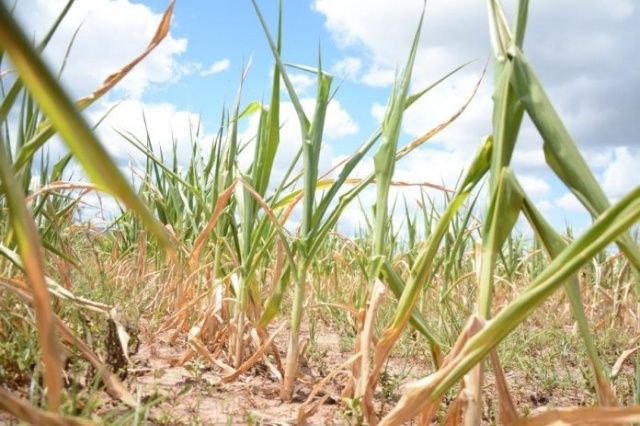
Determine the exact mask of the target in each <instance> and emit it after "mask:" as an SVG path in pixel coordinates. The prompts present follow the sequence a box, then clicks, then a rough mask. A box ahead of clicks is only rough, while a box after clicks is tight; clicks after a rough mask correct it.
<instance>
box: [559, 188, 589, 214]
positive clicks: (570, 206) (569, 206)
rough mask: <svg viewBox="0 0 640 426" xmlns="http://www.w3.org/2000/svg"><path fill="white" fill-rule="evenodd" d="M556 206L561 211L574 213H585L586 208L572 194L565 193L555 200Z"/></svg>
mask: <svg viewBox="0 0 640 426" xmlns="http://www.w3.org/2000/svg"><path fill="white" fill-rule="evenodd" d="M554 204H555V205H556V206H558V207H560V208H561V209H564V210H566V211H568V212H572V213H584V212H585V209H584V206H583V205H582V204H581V203H580V201H578V199H577V198H576V197H575V196H574V195H573V194H572V193H570V192H566V193H564V194H563V195H562V196H561V197H559V198H556V199H555V200H554Z"/></svg>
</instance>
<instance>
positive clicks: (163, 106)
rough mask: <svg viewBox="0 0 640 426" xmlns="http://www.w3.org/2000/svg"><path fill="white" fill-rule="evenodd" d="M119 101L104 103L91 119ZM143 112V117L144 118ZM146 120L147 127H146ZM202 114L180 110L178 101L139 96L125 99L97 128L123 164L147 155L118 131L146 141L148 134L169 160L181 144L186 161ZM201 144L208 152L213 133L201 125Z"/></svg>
mask: <svg viewBox="0 0 640 426" xmlns="http://www.w3.org/2000/svg"><path fill="white" fill-rule="evenodd" d="M115 104H116V103H115V102H114V103H104V104H103V105H101V108H100V109H99V110H95V111H92V112H91V113H90V115H89V119H90V120H91V121H94V122H95V121H97V120H98V119H99V118H100V117H101V116H102V115H103V114H104V113H105V112H106V111H108V110H109V109H110V108H111V107H113V106H114V105H115ZM143 114H144V120H143ZM145 121H146V127H145ZM199 123H200V120H199V116H198V115H197V114H195V113H193V112H191V111H186V110H180V109H178V108H177V107H176V106H175V105H173V104H170V103H167V102H160V103H143V102H140V101H138V100H134V99H130V100H125V101H123V102H121V103H119V104H117V106H116V107H115V109H113V110H112V111H111V113H110V114H109V115H108V116H107V118H106V119H105V120H104V121H103V122H102V124H101V125H100V127H99V128H98V136H99V137H100V139H101V141H102V143H103V144H104V145H105V146H106V147H107V149H108V151H109V153H110V154H111V155H112V156H113V157H114V158H115V160H116V162H117V163H118V164H120V165H125V164H127V163H128V162H129V161H130V160H133V161H134V164H135V163H136V162H137V163H141V162H142V161H144V155H143V154H142V153H141V152H140V151H138V150H137V149H135V148H133V146H132V145H131V144H130V143H129V142H127V141H126V140H125V139H124V138H123V137H122V136H120V135H119V134H118V131H120V132H123V133H125V134H128V133H130V134H132V135H134V136H135V137H136V138H138V139H139V140H140V141H142V142H143V143H144V142H146V139H147V130H148V132H149V138H150V140H151V143H152V144H153V146H154V149H155V150H156V152H157V150H158V149H162V150H163V152H164V156H165V159H166V161H167V162H169V163H170V162H171V161H172V159H171V156H172V151H171V150H172V145H173V141H174V140H175V141H176V143H177V144H178V145H177V146H178V149H177V153H178V159H179V161H180V163H181V164H182V165H184V164H185V163H186V162H187V160H188V158H189V157H190V155H191V140H192V136H193V135H195V134H196V133H197V130H198V126H199ZM200 130H201V132H200V140H199V146H200V148H201V149H202V150H203V151H204V152H205V153H206V152H207V149H209V148H210V143H211V140H212V137H209V136H208V135H206V134H205V133H204V129H200Z"/></svg>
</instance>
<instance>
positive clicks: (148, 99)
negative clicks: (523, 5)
mask: <svg viewBox="0 0 640 426" xmlns="http://www.w3.org/2000/svg"><path fill="white" fill-rule="evenodd" d="M3 1H6V0H3ZM76 3H77V4H76V5H75V6H74V8H73V9H72V12H71V13H70V14H69V16H68V19H67V20H66V21H65V23H64V24H63V26H62V28H61V31H60V33H59V34H58V36H57V37H56V38H55V39H54V40H53V42H52V45H51V46H50V48H49V49H48V51H47V52H46V54H47V57H48V59H49V61H50V63H51V64H52V66H54V67H55V66H57V65H59V64H60V61H61V58H62V56H63V53H64V50H65V48H66V46H67V44H68V42H69V40H70V37H71V34H72V33H73V31H75V29H76V28H77V26H78V25H79V24H80V23H81V22H82V23H83V24H82V28H81V29H80V32H79V36H78V40H77V42H76V44H75V45H74V48H73V50H72V53H71V56H70V58H69V63H68V65H67V68H66V71H65V75H64V82H65V84H66V85H67V87H68V88H69V89H70V91H71V92H72V93H73V95H74V96H82V95H86V94H87V93H89V92H90V91H91V90H92V89H93V88H95V87H96V86H97V85H98V84H99V83H100V82H101V81H102V80H103V79H104V77H106V76H107V75H108V74H109V73H110V72H112V71H114V70H115V69H117V68H118V67H119V66H121V65H123V64H124V63H126V62H127V61H128V60H130V59H131V58H132V57H134V56H135V55H136V54H137V53H139V52H140V51H142V50H143V49H144V46H145V45H146V43H147V42H148V40H149V39H150V37H151V35H152V34H153V32H154V29H155V26H156V25H157V22H158V20H159V19H160V16H161V14H162V12H163V10H164V8H165V7H166V5H167V2H166V1H157V0H153V1H150V0H146V1H141V2H138V1H131V0H117V1H111V0H91V1H89V0H78V1H77V2H76ZM504 3H505V7H506V9H507V11H512V10H513V8H514V2H513V1H505V2H504ZM63 4H64V2H63V1H61V0H20V1H19V2H18V9H17V14H18V16H19V18H20V19H21V20H22V22H23V23H24V24H25V25H26V27H27V28H28V29H29V31H30V32H31V33H33V34H34V35H35V36H36V38H37V36H38V34H42V31H43V29H44V28H46V27H47V25H48V24H49V23H50V22H52V20H53V19H54V17H55V15H56V13H57V11H59V10H60V8H61V7H62V5H63ZM283 4H284V52H283V56H284V58H285V60H286V61H287V62H291V63H300V64H306V65H312V66H313V65H315V64H316V62H317V55H318V48H319V47H320V48H321V51H322V60H323V66H324V68H325V69H328V70H330V71H332V72H333V73H334V74H335V75H336V83H338V82H339V81H342V85H341V88H340V90H339V92H338V94H337V96H336V99H335V102H334V105H332V109H331V110H330V114H329V117H328V123H327V134H326V136H327V137H326V148H325V149H323V159H322V162H321V164H322V166H323V167H325V168H328V167H330V166H331V165H332V164H334V163H335V162H336V161H338V160H339V159H341V158H343V157H344V156H345V155H348V154H349V153H351V152H352V151H353V150H354V149H355V147H356V146H358V145H359V144H360V143H361V142H362V141H363V140H364V139H365V138H366V137H367V136H368V135H369V134H370V133H371V132H372V131H373V130H374V129H375V128H376V126H377V123H379V120H380V117H381V115H382V113H383V112H384V105H385V104H386V99H387V96H388V94H389V92H390V90H391V87H390V84H391V82H392V80H393V75H394V72H395V70H396V69H397V67H398V66H401V64H402V63H403V62H404V60H405V56H406V53H407V50H408V47H409V44H410V42H411V38H412V36H413V32H414V30H415V27H416V23H417V20H418V17H419V13H420V10H421V7H422V1H421V0H406V1H402V2H389V1H385V0H371V1H366V2H365V1H362V0H311V1H308V0H304V1H303V0H299V1H293V0H285V1H284V2H283ZM259 5H260V7H261V8H262V11H263V13H264V14H265V16H266V18H267V21H268V22H269V23H270V25H271V28H272V29H273V30H275V24H276V11H277V2H276V1H271V0H270V1H263V0H261V1H259ZM584 5H585V3H584V2H582V1H580V0H566V1H563V2H556V1H553V0H539V1H536V2H531V6H530V19H529V31H528V33H527V38H526V40H525V53H526V54H527V55H528V57H529V58H530V61H531V63H532V64H533V66H534V67H535V68H536V70H537V72H538V74H539V76H540V78H541V79H542V81H543V83H544V85H545V87H546V89H547V90H548V92H549V94H550V96H551V98H552V100H553V101H554V103H555V105H556V107H557V109H558V111H559V112H560V114H561V116H562V117H563V119H564V120H565V124H566V125H567V127H568V128H569V130H570V131H571V133H572V135H573V136H574V138H575V139H576V141H577V143H578V145H579V146H580V148H581V150H582V151H583V152H584V155H585V158H586V159H587V162H588V163H589V164H590V165H591V166H592V168H593V170H594V172H595V174H596V176H597V178H598V180H599V181H600V182H601V184H602V186H603V188H604V189H605V191H606V192H607V194H608V195H609V196H610V197H611V198H612V199H616V198H618V197H620V196H622V195H623V194H624V193H625V192H626V191H628V190H629V189H631V188H632V187H635V186H637V185H638V183H639V182H640V179H638V177H637V170H638V169H639V168H640V138H639V136H638V135H640V120H639V118H640V96H638V94H640V64H639V63H638V62H639V59H640V58H639V56H638V55H639V53H638V52H640V26H639V25H637V23H638V22H640V21H639V19H638V18H640V5H638V4H637V2H635V1H633V0H619V1H616V2H608V1H605V0H592V1H590V2H589V7H584ZM577 10H579V11H580V12H579V13H577V12H576V11H577ZM489 53H490V46H489V39H488V30H487V22H486V12H485V4H484V2H481V1H477V0H459V1H455V2H451V1H445V0H437V1H436V0H430V1H429V2H428V6H427V13H426V20H425V25H424V30H423V33H422V39H421V43H420V46H419V51H418V58H417V63H416V70H415V73H414V80H413V82H414V83H413V88H414V90H415V89H419V88H422V87H424V86H426V85H427V84H429V83H430V82H433V81H435V80H436V79H437V78H438V77H439V76H441V75H443V74H445V73H446V72H448V71H449V70H451V69H453V68H454V67H456V66H458V65H460V64H462V63H465V62H468V61H475V62H474V63H472V64H471V65H469V66H468V67H466V68H465V69H464V70H463V71H462V72H460V73H458V74H457V75H456V76H455V77H454V78H452V79H450V80H448V81H447V82H445V83H444V84H443V85H442V86H441V87H439V88H438V89H437V90H435V91H434V92H433V93H430V94H429V95H427V96H426V97H425V99H423V100H422V101H421V102H419V103H418V104H416V105H415V107H414V108H412V110H410V111H409V112H408V113H407V114H406V116H405V120H404V126H403V133H402V141H403V142H407V141H409V140H411V139H412V138H414V137H416V136H419V135H421V134H422V133H424V132H426V131H427V130H429V129H430V128H432V127H434V126H435V125H437V124H438V123H440V122H442V121H443V120H445V119H447V118H448V117H449V116H450V115H452V114H453V113H454V112H455V111H456V110H457V109H458V108H459V107H460V106H461V105H462V104H463V103H464V101H465V99H466V98H467V97H468V96H469V94H470V93H471V91H472V88H473V86H474V85H475V82H476V81H477V79H478V77H479V75H480V73H481V70H482V67H483V65H484V63H485V61H486V59H487V58H488V56H489ZM249 58H251V60H252V66H251V71H250V74H249V77H248V80H247V83H246V86H245V94H244V101H245V102H244V103H245V104H246V103H248V102H250V101H253V100H261V99H264V100H268V96H269V93H270V88H269V86H270V73H271V69H272V65H273V60H272V57H271V55H270V52H269V50H268V47H267V43H266V40H265V37H264V35H263V33H262V30H261V28H260V26H259V23H258V20H257V17H256V15H255V13H254V11H253V7H252V5H251V2H250V1H249V0H241V1H231V0H223V1H222V0H215V1H205V0H178V1H177V3H176V7H175V14H174V19H173V23H172V29H171V33H170V35H169V37H167V39H166V40H165V41H164V42H163V44H162V45H161V46H160V47H159V48H158V49H157V51H155V52H154V53H153V54H152V55H150V57H149V58H147V59H146V60H145V61H144V62H143V63H142V64H140V66H138V67H137V69H136V70H135V71H134V72H133V73H132V74H131V75H130V76H129V77H127V78H126V79H125V80H124V81H123V82H122V84H121V85H120V88H119V89H118V90H117V91H115V92H113V93H111V94H109V96H108V97H107V98H105V99H104V100H102V101H101V102H100V103H98V104H97V105H95V107H93V109H92V110H91V111H89V113H88V117H89V119H91V120H96V119H97V118H98V117H100V116H101V114H103V113H104V112H105V111H106V110H107V109H108V108H109V107H111V106H112V105H113V104H114V103H115V102H122V103H121V105H120V106H119V107H118V108H117V109H116V110H115V111H114V113H112V115H111V116H110V117H109V118H108V119H107V120H106V122H105V124H104V125H103V126H102V128H101V130H100V135H101V137H102V140H103V141H104V143H105V144H106V145H107V146H108V147H109V149H110V152H111V153H112V155H114V156H115V157H116V158H117V159H118V160H119V161H120V162H121V164H127V163H128V162H129V161H131V159H132V157H133V161H134V163H135V154H134V153H133V152H132V151H131V150H130V149H129V148H127V146H126V144H125V143H124V142H123V141H122V140H120V139H119V138H118V137H117V135H115V132H113V130H112V129H113V128H116V129H126V130H130V131H132V132H134V133H137V132H141V131H142V130H143V129H142V128H141V120H140V111H142V110H143V109H144V111H145V114H146V115H147V119H148V120H149V124H150V128H151V129H150V130H151V133H152V136H153V137H154V138H155V139H157V140H158V141H160V142H159V143H161V144H167V143H169V142H170V135H171V132H173V133H174V135H175V136H176V137H177V138H178V140H183V141H184V142H185V146H186V144H187V141H188V136H189V123H190V122H191V123H193V122H196V121H197V120H198V119H201V120H202V124H203V129H202V131H203V134H204V135H209V134H212V133H214V132H215V131H216V129H217V125H218V122H219V121H218V120H219V117H220V111H221V108H222V106H223V105H224V104H225V103H226V104H227V105H228V104H230V103H232V102H233V99H234V97H235V93H236V88H237V85H238V81H239V76H240V71H241V69H242V66H243V63H246V62H247V61H248V60H249ZM292 78H293V79H294V81H295V83H296V87H297V88H298V89H299V90H300V94H301V97H302V98H304V99H307V101H308V102H307V106H312V101H311V98H312V97H313V94H314V87H313V78H312V76H310V75H306V74H304V73H300V72H297V71H292ZM491 92H492V77H491V75H489V76H488V77H487V78H485V80H484V81H483V83H482V85H481V87H480V90H479V93H478V95H477V96H476V98H475V99H474V100H473V102H472V104H471V105H470V107H469V108H468V109H467V111H465V114H464V115H463V116H462V117H461V118H460V119H459V120H458V121H456V123H454V124H453V125H452V126H451V127H450V128H449V129H447V130H446V131H444V132H443V133H441V134H440V135H438V136H437V137H436V138H434V139H433V141H431V142H430V143H429V144H428V145H427V146H425V147H423V148H421V149H420V150H419V151H418V152H416V153H414V154H413V155H412V156H411V157H410V158H408V159H407V160H406V161H403V162H401V163H399V164H398V166H397V170H396V178H397V179H398V180H403V181H408V182H424V181H429V182H434V183H441V182H444V183H445V184H446V185H448V186H453V185H454V184H455V180H456V178H457V177H458V176H459V174H460V172H461V170H462V169H463V167H464V166H465V165H466V164H467V163H468V161H469V160H470V158H471V156H472V155H473V154H474V153H475V151H476V149H477V146H478V144H479V143H480V141H481V139H482V137H484V136H485V135H486V134H487V133H488V132H489V131H490V114H491V106H492V104H491ZM287 111H288V112H287ZM283 120H284V121H286V122H287V124H286V125H285V128H284V129H283V143H282V153H281V154H280V159H279V160H278V161H277V163H276V166H277V167H280V168H284V167H285V165H286V164H287V161H288V159H290V155H291V153H292V152H294V151H295V148H296V147H297V146H298V145H299V140H298V139H299V138H298V130H297V128H296V126H297V124H296V122H295V119H294V117H293V114H292V110H291V108H290V105H289V106H288V107H287V105H283ZM252 129H255V120H253V121H252V119H249V120H247V122H246V123H244V124H243V129H242V130H243V137H246V138H250V137H251V136H252V134H251V132H252ZM514 167H515V169H516V172H517V173H518V176H519V178H520V180H521V183H522V184H523V186H524V188H525V189H526V190H527V191H528V192H529V194H530V196H531V197H532V198H533V199H534V201H535V202H536V203H537V205H538V206H539V208H540V209H541V210H542V211H543V212H544V213H545V214H547V215H549V217H550V218H551V219H552V220H553V222H554V224H556V225H557V226H559V227H562V226H563V225H564V223H571V224H573V225H574V226H575V227H577V228H583V227H584V226H585V225H586V224H587V223H588V220H587V216H586V215H585V213H584V210H583V209H582V208H581V206H579V204H578V203H577V201H576V200H575V198H573V196H572V195H571V194H570V193H569V192H568V191H567V189H566V188H564V187H563V186H562V185H561V184H560V183H559V182H558V180H557V179H555V178H554V177H553V176H552V175H551V174H550V173H549V171H548V169H547V167H546V165H545V164H544V158H543V155H542V151H541V141H540V139H539V137H538V136H537V134H536V132H535V129H533V127H532V126H531V125H530V124H529V123H525V126H524V128H523V130H522V133H521V141H520V144H519V146H518V149H517V151H516V154H515V158H514ZM370 170H371V163H370V162H367V163H365V164H363V165H362V167H360V168H359V169H358V170H357V174H358V176H363V175H364V174H366V173H367V172H368V171H370ZM397 193H398V194H400V195H402V194H404V195H405V196H407V197H409V198H411V197H415V190H399V191H397ZM372 202H373V194H372V192H371V193H367V194H364V195H363V203H364V205H370V204H371V203H372ZM345 219H346V220H347V221H350V222H351V223H352V224H353V223H356V222H357V221H358V220H359V213H358V211H357V209H354V210H353V211H350V212H347V214H346V217H345Z"/></svg>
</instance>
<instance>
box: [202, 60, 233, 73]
mask: <svg viewBox="0 0 640 426" xmlns="http://www.w3.org/2000/svg"><path fill="white" fill-rule="evenodd" d="M229 65H231V61H230V60H229V59H227V58H224V59H220V60H219V61H215V62H214V63H213V64H211V66H210V67H209V68H207V69H205V70H202V71H200V75H202V76H207V75H213V74H218V73H221V72H223V71H226V70H228V69H229Z"/></svg>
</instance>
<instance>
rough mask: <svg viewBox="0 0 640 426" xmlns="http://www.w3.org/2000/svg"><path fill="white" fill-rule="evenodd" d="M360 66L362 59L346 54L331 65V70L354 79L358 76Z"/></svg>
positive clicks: (345, 77)
mask: <svg viewBox="0 0 640 426" xmlns="http://www.w3.org/2000/svg"><path fill="white" fill-rule="evenodd" d="M361 68H362V60H361V59H360V58H356V57H353V56H347V57H346V58H344V59H341V60H339V61H338V62H336V63H335V64H334V65H333V67H331V71H332V72H333V73H334V74H336V75H337V76H339V77H341V78H344V79H346V80H353V81H355V80H356V79H357V78H358V74H359V73H360V69H361Z"/></svg>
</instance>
